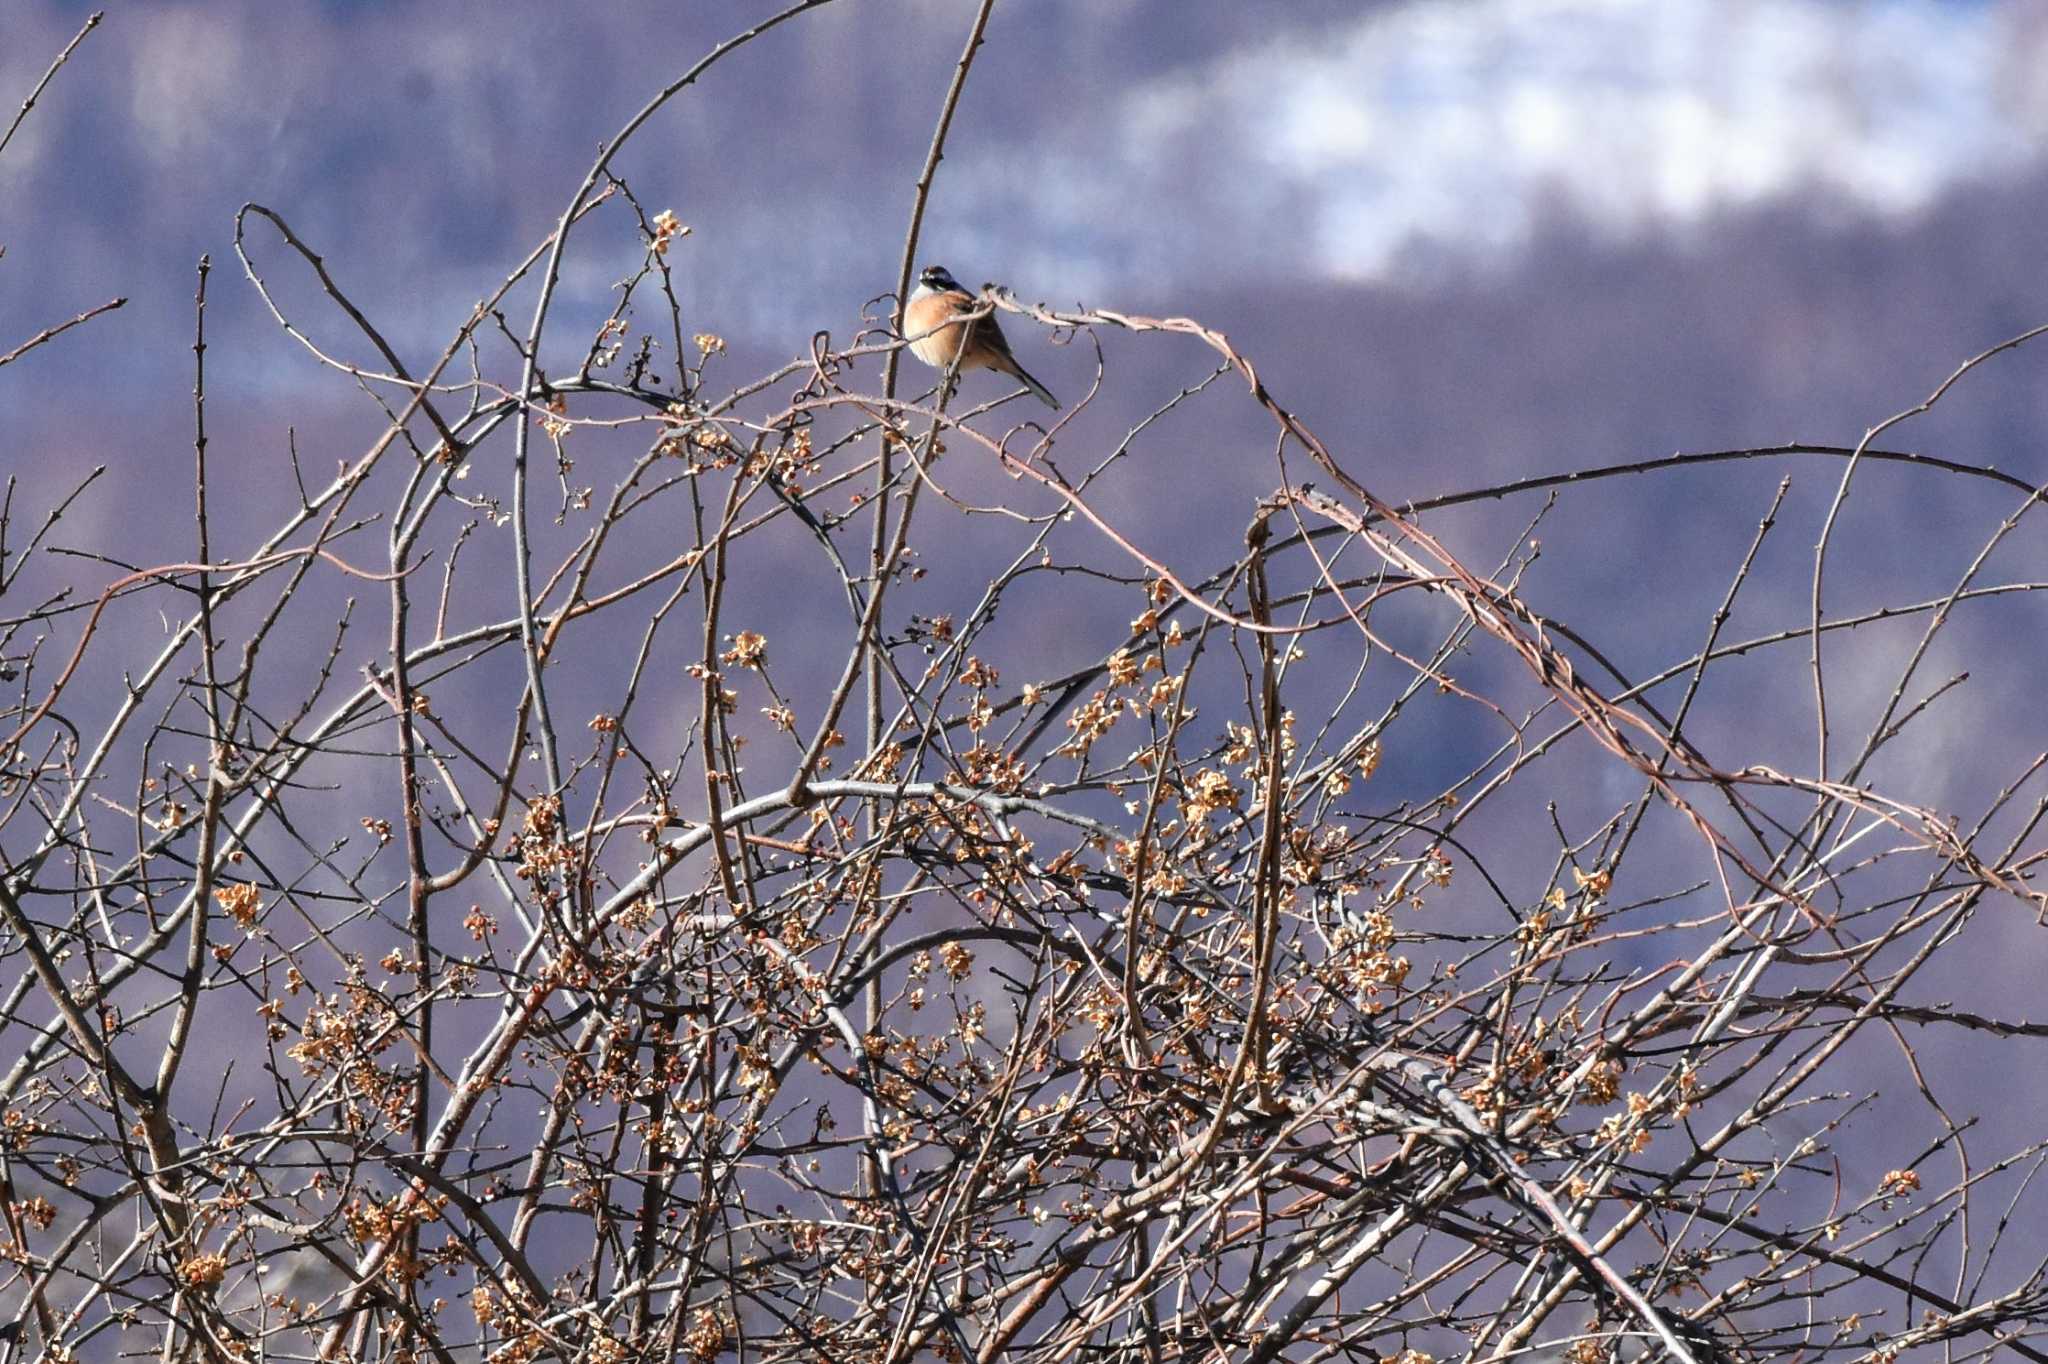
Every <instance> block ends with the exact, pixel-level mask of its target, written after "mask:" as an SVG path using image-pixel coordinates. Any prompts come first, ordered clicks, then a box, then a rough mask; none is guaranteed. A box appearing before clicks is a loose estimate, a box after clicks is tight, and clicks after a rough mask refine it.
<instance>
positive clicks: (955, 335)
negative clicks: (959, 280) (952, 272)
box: [903, 291, 988, 369]
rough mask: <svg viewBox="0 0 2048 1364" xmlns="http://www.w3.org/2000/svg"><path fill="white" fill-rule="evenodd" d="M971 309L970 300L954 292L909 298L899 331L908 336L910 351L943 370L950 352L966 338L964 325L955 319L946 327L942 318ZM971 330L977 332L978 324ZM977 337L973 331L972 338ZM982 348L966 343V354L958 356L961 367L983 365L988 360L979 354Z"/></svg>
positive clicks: (954, 350)
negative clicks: (901, 330) (908, 304)
mask: <svg viewBox="0 0 2048 1364" xmlns="http://www.w3.org/2000/svg"><path fill="white" fill-rule="evenodd" d="M973 310H974V300H973V299H972V298H970V297H968V296H967V295H966V294H964V293H961V292H958V291H949V292H946V293H943V294H926V295H924V296H923V297H921V298H913V299H911V300H910V306H909V307H908V308H906V309H904V310H903V334H904V335H905V336H907V337H910V338H911V342H910V353H911V354H912V355H915V356H916V357H917V358H918V359H920V360H922V361H924V362H925V363H926V364H927V365H930V366H931V367H932V368H933V369H944V368H945V367H946V366H948V365H950V364H952V363H953V356H954V353H955V352H957V351H958V350H959V349H960V346H961V344H962V343H963V342H964V341H966V339H967V331H968V328H967V327H966V326H965V325H963V324H961V323H958V322H955V323H953V324H952V325H951V326H947V325H945V323H946V319H947V318H949V317H952V316H954V315H956V314H958V313H963V312H972V311H973ZM974 329H975V331H976V332H977V333H979V332H980V330H981V324H980V323H979V322H977V323H975V324H974ZM927 333H929V334H927ZM980 339H981V338H980V336H979V335H978V334H977V336H976V337H975V340H976V341H977V342H979V341H980ZM986 349H987V347H986V346H984V345H980V344H975V345H970V346H969V347H968V352H967V354H966V355H965V356H963V357H961V367H962V368H964V369H971V368H973V367H974V366H975V365H976V364H984V365H985V364H987V363H988V361H987V360H986V359H985V358H982V356H981V352H983V351H985V350H986Z"/></svg>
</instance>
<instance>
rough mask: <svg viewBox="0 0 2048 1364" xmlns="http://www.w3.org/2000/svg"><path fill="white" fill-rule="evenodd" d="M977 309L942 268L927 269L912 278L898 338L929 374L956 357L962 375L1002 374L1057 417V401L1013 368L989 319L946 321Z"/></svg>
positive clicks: (1000, 335) (975, 302) (1012, 360)
mask: <svg viewBox="0 0 2048 1364" xmlns="http://www.w3.org/2000/svg"><path fill="white" fill-rule="evenodd" d="M980 306H981V305H980V301H979V300H978V299H976V298H975V296H974V295H973V294H970V293H968V292H967V291H966V290H965V289H963V288H961V287H960V282H959V281H958V280H956V279H954V278H953V276H952V275H951V274H950V273H949V272H948V271H947V269H946V267H945V266H943V265H927V266H926V267H925V268H924V273H923V274H921V275H919V276H918V277H917V287H916V288H915V289H912V290H911V291H910V303H909V306H907V307H906V308H904V310H903V335H904V337H905V339H907V340H908V341H909V342H910V353H911V354H912V355H915V356H916V357H917V358H918V359H920V360H922V361H924V362H925V363H926V364H927V365H930V366H931V367H932V368H934V369H945V368H946V367H947V366H949V365H952V364H954V356H955V355H956V354H957V355H958V356H959V364H958V367H959V368H960V369H962V370H970V369H992V370H994V371H996V372H997V373H998V374H1007V375H1009V376H1010V377H1011V378H1012V379H1015V380H1016V381H1017V382H1018V383H1020V384H1022V385H1024V387H1026V388H1028V389H1030V390H1031V391H1032V392H1033V393H1036V394H1037V395H1038V397H1039V401H1041V402H1043V403H1044V404H1045V405H1046V406H1047V407H1050V408H1051V409H1053V410H1054V411H1055V412H1057V411H1058V410H1059V406H1060V400H1059V399H1058V398H1055V397H1053V396H1052V390H1051V389H1049V388H1047V387H1046V386H1045V385H1044V384H1041V383H1039V382H1038V380H1036V379H1034V378H1032V377H1031V375H1030V373H1029V372H1028V371H1027V370H1026V369H1025V368H1024V366H1022V365H1020V364H1018V363H1017V357H1016V356H1014V355H1012V354H1011V353H1010V343H1009V342H1008V341H1006V340H1004V339H1003V329H1002V328H1001V327H999V326H997V325H996V319H995V317H994V315H993V314H991V315H989V316H987V317H978V318H975V319H974V320H972V321H970V322H952V323H950V324H949V322H948V319H950V318H953V317H957V316H959V315H960V314H962V313H971V312H973V311H975V309H976V308H978V307H980Z"/></svg>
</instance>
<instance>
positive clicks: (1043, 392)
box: [1010, 358, 1060, 412]
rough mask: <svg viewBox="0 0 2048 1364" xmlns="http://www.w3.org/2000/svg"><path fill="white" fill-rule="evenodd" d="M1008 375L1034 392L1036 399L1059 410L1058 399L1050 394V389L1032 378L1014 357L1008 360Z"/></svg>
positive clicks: (1028, 371)
mask: <svg viewBox="0 0 2048 1364" xmlns="http://www.w3.org/2000/svg"><path fill="white" fill-rule="evenodd" d="M1010 377H1011V378H1013V379H1016V380H1017V381H1018V382H1020V383H1022V384H1023V385H1024V387H1026V388H1028V389H1030V390H1031V391H1032V392H1033V393H1036V394H1037V395H1038V401H1040V402H1042V403H1044V404H1045V405H1046V406H1047V407H1049V408H1051V409H1052V410H1053V411H1055V412H1057V411H1059V410H1060V400H1059V399H1058V398H1055V397H1053V396H1052V390H1051V389H1049V388H1047V387H1046V386H1045V385H1044V384H1041V383H1039V382H1038V380H1036V379H1034V378H1033V377H1032V376H1031V371H1030V370H1028V369H1025V368H1024V366H1022V365H1020V364H1018V363H1017V361H1016V360H1015V359H1014V358H1012V359H1011V361H1010Z"/></svg>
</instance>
